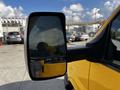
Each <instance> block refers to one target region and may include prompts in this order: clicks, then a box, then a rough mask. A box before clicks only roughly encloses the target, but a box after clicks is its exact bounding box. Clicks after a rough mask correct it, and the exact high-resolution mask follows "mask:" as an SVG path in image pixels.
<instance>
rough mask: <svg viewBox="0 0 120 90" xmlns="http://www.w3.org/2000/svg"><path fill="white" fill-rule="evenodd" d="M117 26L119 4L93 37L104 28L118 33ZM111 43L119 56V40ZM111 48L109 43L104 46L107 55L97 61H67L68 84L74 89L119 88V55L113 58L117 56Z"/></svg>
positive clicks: (119, 13) (119, 22) (119, 20)
mask: <svg viewBox="0 0 120 90" xmlns="http://www.w3.org/2000/svg"><path fill="white" fill-rule="evenodd" d="M119 28H120V6H119V7H118V8H117V9H116V10H115V11H114V12H113V14H112V15H111V16H110V17H109V18H108V19H107V20H106V22H105V23H104V25H103V26H102V28H101V29H100V30H99V31H98V33H97V35H96V36H95V38H98V36H101V35H102V34H103V32H104V31H108V30H106V29H109V30H110V32H114V31H115V32H117V33H119ZM107 33H108V32H107ZM100 34H101V35H100ZM110 34H111V33H110ZM119 37H120V36H119ZM95 38H94V39H95ZM104 39H105V38H104ZM111 39H113V38H112V35H111ZM106 43H108V42H106ZM113 44H115V46H116V48H117V50H118V53H117V55H119V56H120V52H119V51H120V42H119V44H117V43H113ZM104 45H106V44H104ZM108 47H109V48H108ZM112 49H114V48H112V47H111V46H110V45H109V44H108V46H106V53H104V54H105V55H107V56H106V58H105V57H103V58H104V60H102V59H101V60H99V61H96V60H88V59H85V60H77V61H74V62H70V63H68V73H67V75H68V80H69V81H70V83H69V85H70V84H71V85H72V87H73V88H74V89H75V90H120V72H119V71H120V57H119V56H117V55H116V54H115V55H116V56H115V58H116V57H117V58H116V59H114V58H112V56H111V55H113V54H112V53H111V50H112ZM92 52H93V51H91V53H92ZM103 52H104V49H103ZM118 57H119V58H118ZM65 79H67V77H66V78H65Z"/></svg>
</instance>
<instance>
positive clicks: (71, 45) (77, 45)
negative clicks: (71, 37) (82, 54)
mask: <svg viewBox="0 0 120 90" xmlns="http://www.w3.org/2000/svg"><path fill="white" fill-rule="evenodd" d="M85 44H86V41H80V42H71V43H67V47H68V48H77V47H80V46H84V45H85Z"/></svg>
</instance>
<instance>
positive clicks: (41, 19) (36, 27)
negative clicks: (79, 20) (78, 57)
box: [28, 16, 66, 79]
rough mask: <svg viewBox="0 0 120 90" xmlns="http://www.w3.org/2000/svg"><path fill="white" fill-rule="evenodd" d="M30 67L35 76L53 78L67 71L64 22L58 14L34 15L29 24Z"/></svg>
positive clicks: (32, 74)
mask: <svg viewBox="0 0 120 90" xmlns="http://www.w3.org/2000/svg"><path fill="white" fill-rule="evenodd" d="M28 29H29V37H28V52H29V61H28V63H29V69H30V73H31V76H32V77H33V78H40V79H42V78H51V77H55V76H60V75H63V74H64V73H65V72H66V60H65V56H66V45H65V39H64V37H65V36H64V33H63V30H65V29H64V26H63V22H62V20H61V18H60V17H58V16H32V17H31V18H30V20H29V24H28Z"/></svg>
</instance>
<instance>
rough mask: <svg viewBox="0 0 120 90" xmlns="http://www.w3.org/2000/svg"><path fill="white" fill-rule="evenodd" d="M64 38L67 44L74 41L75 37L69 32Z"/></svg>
mask: <svg viewBox="0 0 120 90" xmlns="http://www.w3.org/2000/svg"><path fill="white" fill-rule="evenodd" d="M66 38H67V42H70V41H71V42H73V41H75V36H74V35H73V34H71V33H70V32H67V33H66Z"/></svg>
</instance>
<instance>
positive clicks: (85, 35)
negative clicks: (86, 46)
mask: <svg viewBox="0 0 120 90" xmlns="http://www.w3.org/2000/svg"><path fill="white" fill-rule="evenodd" d="M88 39H89V35H88V34H83V35H81V37H80V40H82V41H84V40H88Z"/></svg>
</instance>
